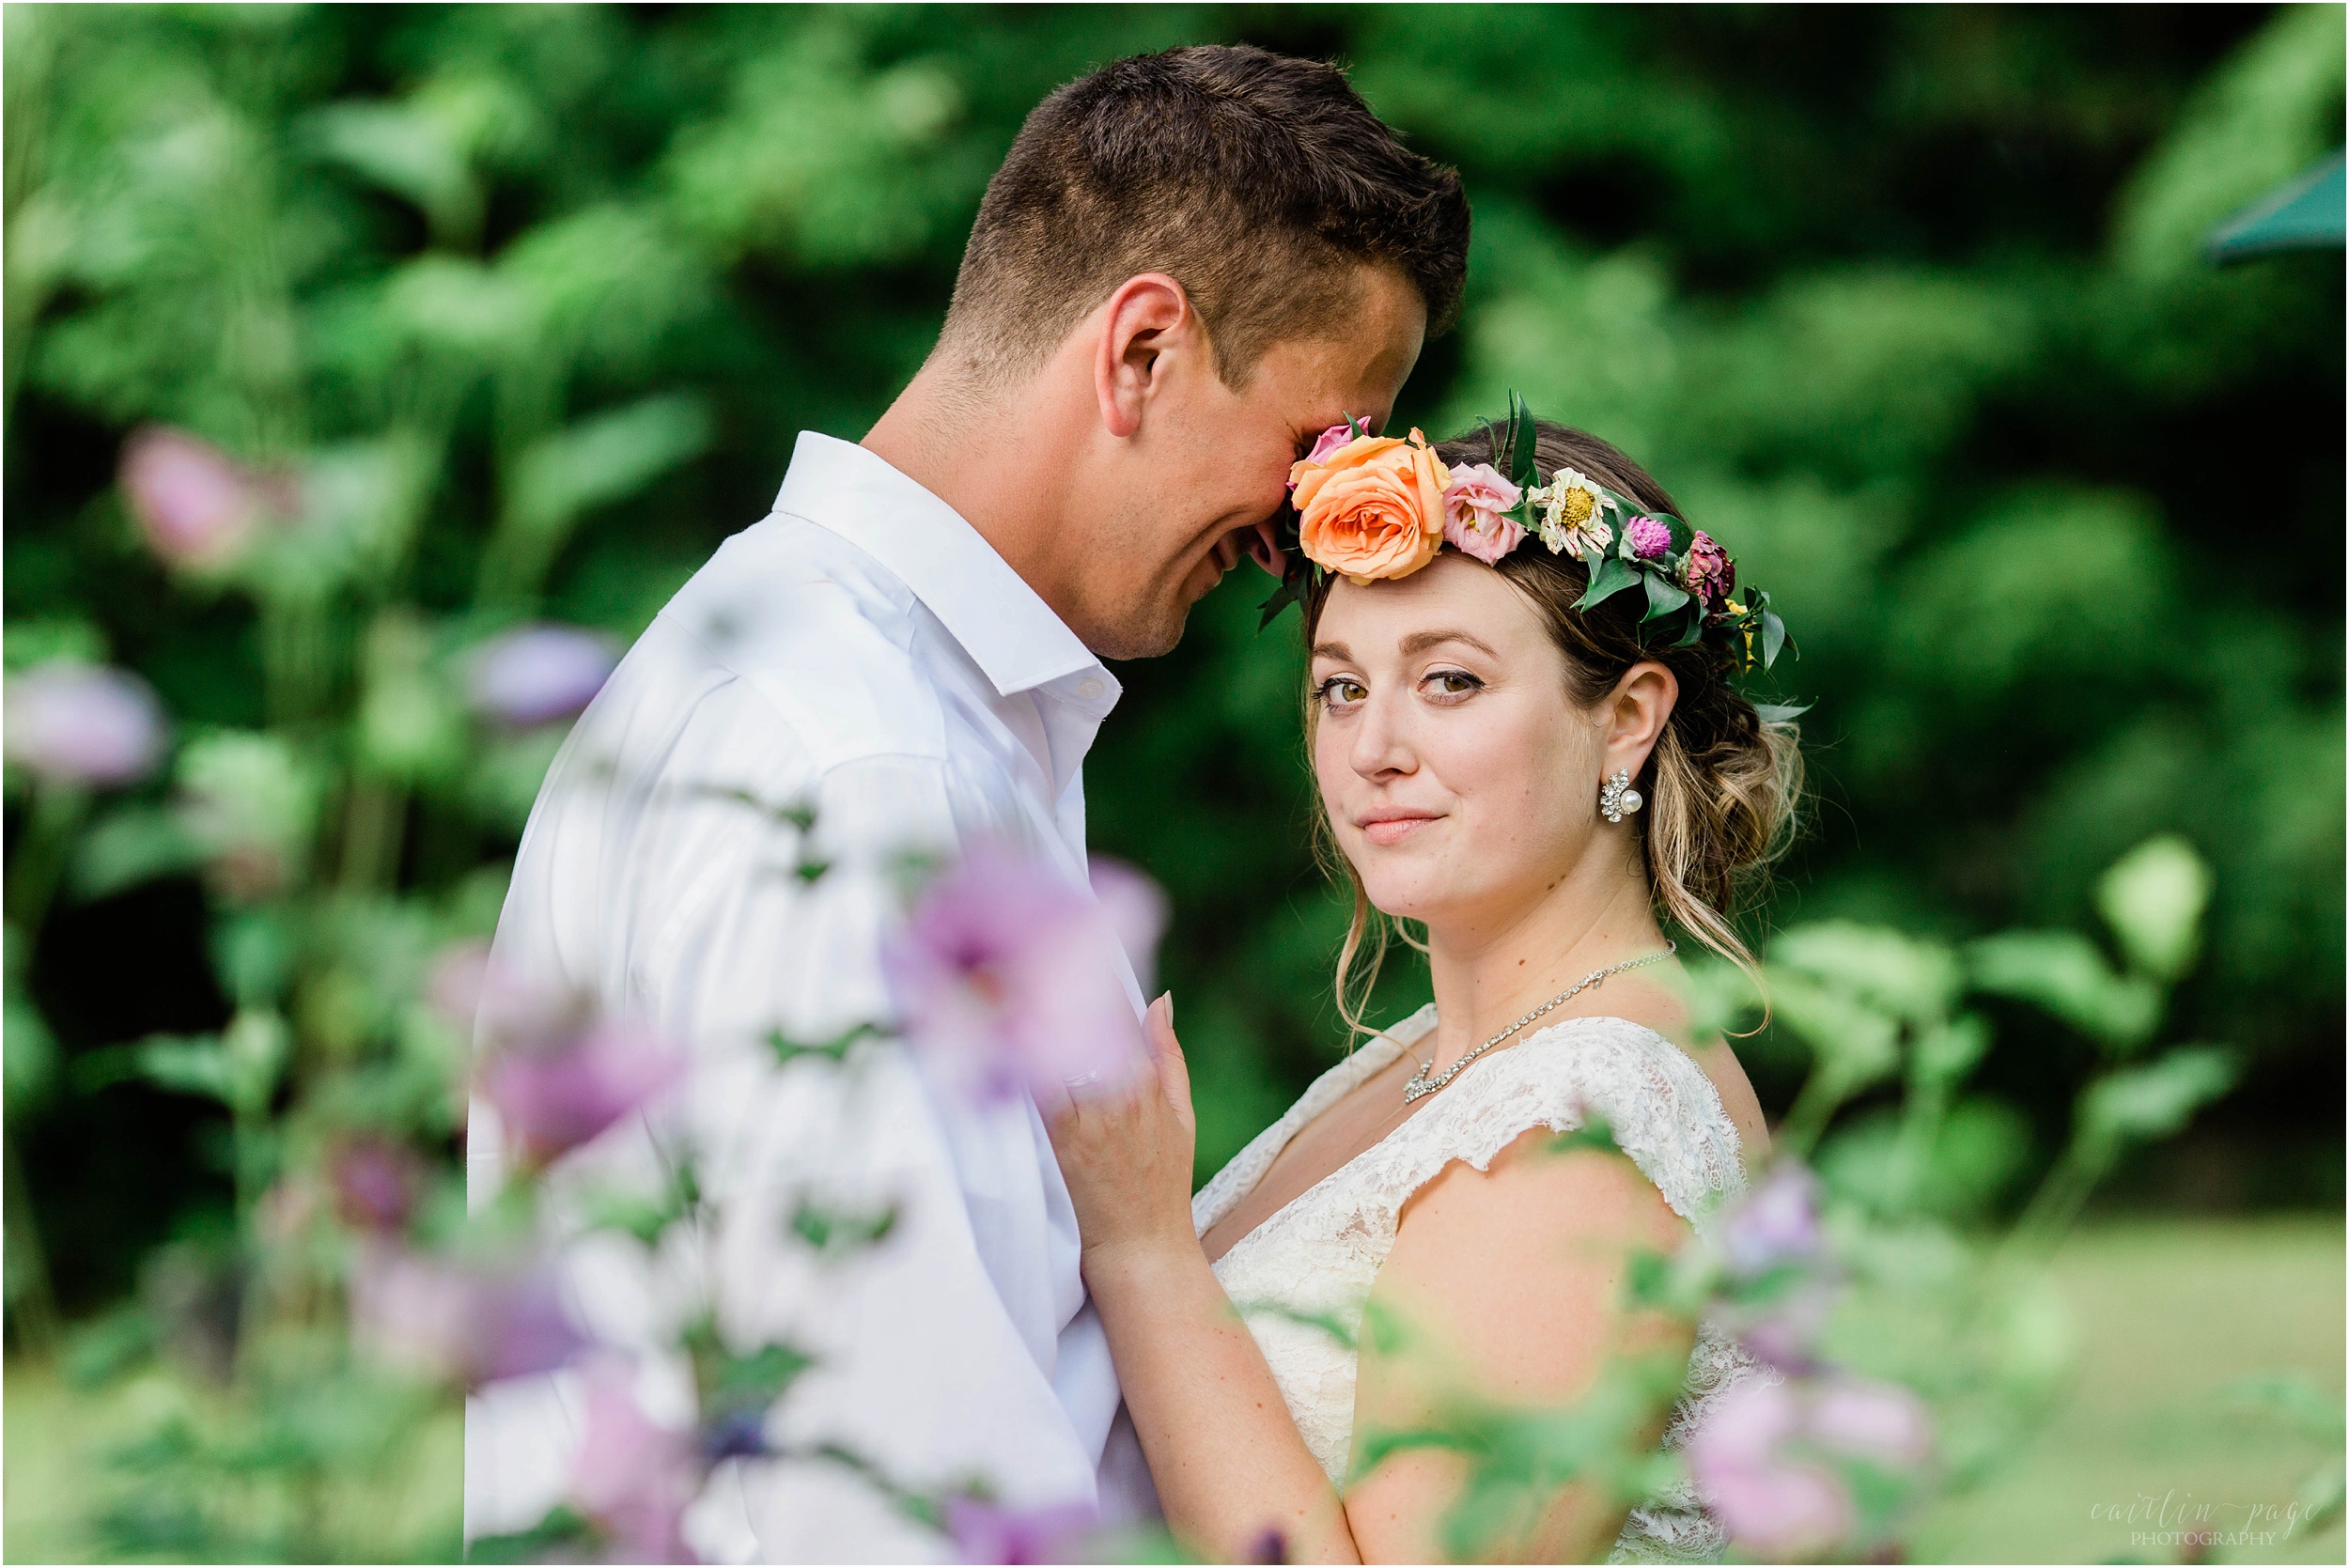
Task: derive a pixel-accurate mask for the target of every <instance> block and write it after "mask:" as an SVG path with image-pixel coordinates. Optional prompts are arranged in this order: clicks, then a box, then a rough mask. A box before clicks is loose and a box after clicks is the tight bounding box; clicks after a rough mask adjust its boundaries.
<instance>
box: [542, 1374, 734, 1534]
mask: <svg viewBox="0 0 2349 1568" xmlns="http://www.w3.org/2000/svg"><path fill="white" fill-rule="evenodd" d="M583 1381H584V1382H585V1384H586V1405H587V1430H586V1434H585V1436H583V1438H582V1439H581V1441H580V1446H579V1453H578V1456H577V1457H576V1458H575V1459H574V1460H573V1461H572V1462H571V1501H572V1502H573V1503H575V1504H576V1505H577V1506H578V1508H579V1511H580V1512H581V1513H582V1514H585V1515H586V1516H587V1517H588V1518H590V1519H592V1520H594V1521H595V1523H596V1525H597V1527H598V1528H599V1529H601V1530H602V1531H603V1534H604V1540H605V1543H606V1550H605V1554H604V1555H605V1557H606V1559H607V1560H610V1561H614V1562H692V1561H693V1560H694V1558H693V1554H692V1549H691V1548H690V1547H688V1546H687V1545H686V1544H685V1533H684V1521H685V1511H686V1509H687V1508H688V1507H690V1506H692V1501H693V1498H694V1497H695V1495H696V1494H698V1493H699V1492H700V1491H701V1485H702V1476H701V1469H700V1467H699V1465H698V1464H696V1462H695V1460H694V1455H693V1441H692V1436H690V1435H689V1434H687V1433H684V1432H680V1431H677V1430H675V1429H673V1428H670V1427H665V1426H661V1425H660V1424H658V1423H656V1422H655V1421H652V1419H651V1418H649V1417H648V1416H646V1414H645V1412H644V1409H643V1408H642V1406H640V1405H638V1404H637V1403H636V1395H635V1392H634V1389H633V1388H632V1387H631V1385H632V1383H633V1378H632V1376H631V1375H630V1373H629V1371H628V1369H627V1368H626V1367H625V1366H623V1365H620V1364H618V1363H615V1362H611V1361H598V1362H596V1363H594V1364H592V1365H590V1366H589V1367H587V1368H586V1369H585V1370H584V1373H583Z"/></svg>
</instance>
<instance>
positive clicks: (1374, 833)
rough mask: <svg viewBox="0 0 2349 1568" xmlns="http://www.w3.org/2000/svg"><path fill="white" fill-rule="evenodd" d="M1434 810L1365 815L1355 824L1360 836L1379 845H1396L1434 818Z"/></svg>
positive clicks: (1435, 815) (1436, 814)
mask: <svg viewBox="0 0 2349 1568" xmlns="http://www.w3.org/2000/svg"><path fill="white" fill-rule="evenodd" d="M1438 815H1439V813H1436V812H1395V813H1392V814H1382V815H1377V816H1366V817H1363V818H1362V819H1361V821H1359V822H1357V823H1356V824H1355V826H1356V827H1358V828H1360V829H1361V831H1362V836H1363V837H1364V838H1366V839H1368V840H1370V842H1371V843H1373V844H1376V845H1378V846H1382V847H1383V846H1390V845H1396V844H1400V843H1402V842H1403V841H1404V840H1405V839H1407V838H1409V837H1410V836H1411V835H1412V834H1413V833H1415V832H1417V831H1419V830H1420V829H1422V828H1423V827H1425V826H1426V825H1427V824H1428V823H1430V822H1433V821H1435V820H1436V818H1437V816H1438Z"/></svg>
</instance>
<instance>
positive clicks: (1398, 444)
mask: <svg viewBox="0 0 2349 1568" xmlns="http://www.w3.org/2000/svg"><path fill="white" fill-rule="evenodd" d="M1485 430H1486V435H1487V436H1488V437H1489V438H1490V439H1491V443H1492V450H1493V452H1494V455H1495V456H1496V457H1505V458H1506V460H1507V462H1508V466H1509V473H1508V474H1506V475H1505V476H1504V475H1503V474H1501V471H1500V470H1498V469H1496V468H1495V467H1494V466H1493V465H1492V464H1491V463H1470V464H1467V465H1464V466H1462V467H1459V468H1452V467H1449V466H1447V465H1446V464H1445V463H1444V461H1443V459H1441V458H1439V457H1437V456H1436V452H1435V448H1433V447H1432V446H1430V445H1429V444H1428V442H1427V438H1426V437H1425V436H1423V435H1422V434H1421V433H1420V432H1419V431H1418V430H1416V429H1414V430H1413V431H1412V432H1411V433H1410V435H1409V436H1408V437H1394V436H1374V435H1372V434H1371V433H1370V432H1369V431H1368V430H1367V429H1365V428H1364V427H1362V426H1361V425H1360V424H1358V423H1356V422H1355V421H1354V419H1353V418H1352V417H1351V416H1350V415H1349V416H1348V417H1347V419H1346V423H1345V424H1343V425H1333V426H1331V427H1330V428H1329V429H1327V430H1325V431H1323V432H1322V434H1321V439H1320V440H1318V441H1316V442H1314V449H1313V451H1312V452H1311V453H1309V454H1307V455H1306V457H1305V458H1302V459H1301V460H1300V461H1299V462H1298V463H1297V464H1296V466H1295V467H1293V468H1291V469H1290V470H1289V505H1290V513H1289V515H1288V517H1287V518H1286V519H1285V520H1284V521H1283V541H1282V542H1283V544H1284V545H1286V546H1288V547H1289V549H1288V570H1287V572H1286V574H1285V575H1284V576H1283V578H1282V580H1281V587H1280V589H1279V591H1278V592H1276V593H1275V594H1274V595H1273V596H1272V598H1269V599H1268V600H1267V601H1266V602H1265V606H1264V618H1265V622H1266V623H1267V624H1269V623H1270V621H1271V620H1272V617H1273V616H1275V615H1277V614H1279V613H1281V611H1282V609H1283V607H1285V606H1286V605H1288V604H1290V603H1291V602H1293V601H1299V600H1301V599H1302V598H1304V596H1305V594H1306V593H1307V592H1308V591H1309V590H1310V589H1311V588H1312V587H1314V586H1315V585H1317V584H1318V582H1319V581H1320V575H1319V574H1321V573H1324V572H1335V573H1337V574H1339V575H1341V576H1343V577H1345V578H1346V580H1347V581H1349V582H1356V583H1369V582H1378V581H1380V580H1382V579H1392V578H1398V577H1408V576H1410V575H1411V573H1413V572H1415V571H1417V570H1419V569H1420V568H1421V567H1423V566H1425V565H1427V563H1428V562H1430V561H1432V560H1434V559H1435V558H1436V554H1437V552H1438V551H1440V550H1441V549H1442V548H1443V547H1444V546H1445V545H1450V546H1452V547H1453V548H1454V549H1455V550H1457V551H1460V552H1461V553H1462V554H1465V555H1472V556H1474V557H1475V558H1476V559H1478V560H1479V561H1482V562H1484V563H1485V564H1486V566H1493V565H1497V564H1498V563H1499V562H1500V560H1501V557H1502V556H1504V555H1506V554H1508V553H1509V552H1510V551H1513V550H1516V549H1517V548H1518V547H1519V546H1521V545H1523V544H1524V543H1525V541H1526V540H1528V539H1535V540H1538V541H1539V542H1540V543H1541V544H1542V545H1543V547H1544V548H1546V549H1548V551H1549V552H1550V553H1551V554H1553V555H1571V556H1574V557H1575V558H1576V559H1577V560H1579V561H1580V562H1581V563H1582V564H1583V565H1584V566H1585V567H1588V568H1589V569H1590V574H1591V580H1590V586H1589V587H1588V588H1586V589H1585V590H1584V591H1583V594H1582V597H1581V598H1579V599H1578V600H1577V601H1576V602H1575V606H1574V607H1575V609H1577V610H1582V611H1587V610H1591V609H1594V608H1595V607H1596V606H1598V605H1599V604H1601V603H1603V602H1605V601H1606V600H1608V599H1610V598H1614V597H1615V595H1617V594H1619V593H1623V592H1625V591H1626V590H1628V589H1631V588H1634V587H1637V588H1640V589H1641V590H1642V591H1643V592H1644V593H1645V595H1646V597H1647V608H1646V610H1645V611H1644V612H1643V613H1641V616H1640V623H1639V626H1640V638H1641V641H1642V642H1644V643H1647V644H1651V645H1662V646H1669V647H1685V646H1687V645H1688V644H1691V643H1697V642H1703V641H1711V642H1713V643H1715V644H1718V645H1719V646H1721V647H1723V648H1725V649H1726V650H1727V651H1728V652H1729V654H1730V655H1731V657H1732V658H1733V659H1734V660H1735V662H1736V665H1737V669H1738V671H1739V673H1741V674H1742V673H1744V672H1745V671H1748V670H1750V669H1752V668H1753V667H1754V666H1755V665H1757V664H1759V665H1760V666H1761V667H1763V668H1764V669H1767V668H1769V667H1770V666H1771V665H1772V664H1775V663H1776V662H1777V661H1778V656H1779V651H1780V650H1781V648H1783V647H1785V646H1786V645H1787V638H1786V624H1785V622H1783V621H1781V620H1780V619H1779V617H1778V615H1777V614H1776V613H1774V612H1773V611H1772V610H1771V609H1770V596H1769V595H1768V594H1766V593H1764V592H1763V591H1762V590H1761V589H1759V588H1756V587H1754V586H1752V585H1751V584H1748V585H1747V588H1746V591H1745V593H1744V595H1743V597H1739V596H1738V594H1737V592H1736V589H1737V564H1736V563H1735V561H1732V560H1731V559H1730V557H1729V552H1728V551H1725V550H1723V549H1722V548H1721V547H1720V546H1719V544H1718V543H1716V542H1715V541H1714V539H1713V536H1711V535H1709V534H1706V533H1704V532H1703V530H1702V529H1691V528H1690V527H1689V526H1688V524H1687V523H1685V522H1683V521H1681V520H1680V519H1678V518H1676V517H1673V516H1672V514H1671V513H1669V512H1656V511H1650V510H1647V509H1646V508H1643V507H1641V505H1639V504H1638V503H1636V502H1634V501H1632V500H1630V499H1628V498H1627V497H1625V496H1622V495H1618V494H1617V493H1616V492H1615V491H1613V490H1610V489H1608V488H1607V487H1606V486H1604V485H1602V484H1600V483H1599V482H1598V481H1597V480H1595V479H1593V478H1592V477H1591V476H1590V475H1588V474H1584V473H1582V472H1581V471H1580V470H1579V469H1572V468H1561V469H1559V470H1558V471H1557V472H1556V473H1554V474H1551V475H1550V480H1549V483H1548V484H1547V485H1537V484H1535V483H1534V480H1535V479H1536V478H1537V477H1538V474H1537V471H1536V470H1535V468H1534V466H1533V442H1534V439H1535V432H1534V426H1533V413H1532V410H1531V409H1528V408H1527V407H1526V406H1525V400H1524V399H1523V398H1521V397H1519V396H1517V394H1516V393H1514V392H1513V393H1511V394H1510V395H1509V417H1508V421H1507V426H1506V432H1505V434H1504V433H1503V431H1502V430H1499V429H1495V428H1494V427H1493V425H1492V423H1491V421H1489V420H1487V421H1486V423H1485ZM1291 529H1293V530H1294V531H1295V538H1294V539H1290V538H1289V537H1287V535H1288V533H1289V531H1290V530H1291Z"/></svg>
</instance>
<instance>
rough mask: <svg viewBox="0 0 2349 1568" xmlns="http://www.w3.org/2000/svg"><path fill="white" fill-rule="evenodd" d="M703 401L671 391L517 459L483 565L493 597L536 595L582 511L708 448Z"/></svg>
mask: <svg viewBox="0 0 2349 1568" xmlns="http://www.w3.org/2000/svg"><path fill="white" fill-rule="evenodd" d="M709 433H710V422H709V413H708V408H707V406H706V405H705V404H704V403H703V402H702V400H701V399H700V398H698V397H694V396H687V395H684V394H667V395H664V396H658V397H648V398H646V399H645V400H643V401H642V402H638V403H632V404H630V405H629V406H628V407H626V408H622V409H614V410H613V411H610V412H607V413H601V414H598V415H595V416H594V417H592V418H589V419H585V420H582V421H581V422H579V423H578V424H576V425H574V426H572V427H569V428H568V429H566V430H563V431H559V432H557V433H556V434H554V435H552V436H549V437H547V438H546V439H544V440H543V441H541V442H537V444H536V445H534V446H532V447H531V448H530V449H529V450H528V451H526V452H524V453H523V454H522V455H521V457H520V458H518V459H517V461H516V463H515V469H514V478H513V481H512V486H511V489H510V490H509V492H508V494H507V496H506V510H505V515H504V517H503V518H502V520H500V523H499V531H498V536H497V537H496V538H495V539H494V540H493V541H492V543H491V546H490V554H489V556H488V557H487V559H486V561H485V564H484V567H483V574H484V581H485V584H486V585H487V588H488V592H489V594H490V597H492V598H496V597H500V596H503V597H508V598H510V597H513V596H516V595H520V594H525V593H530V592H533V591H535V590H536V589H537V585H538V583H539V581H540V580H541V578H542V577H543V576H544V574H545V572H546V569H547V567H549V565H551V564H552V561H553V558H554V555H555V552H556V551H558V550H560V549H561V548H562V545H563V541H564V540H565V538H566V537H568V535H569V532H570V529H571V526H572V525H573V524H574V523H575V522H576V521H577V520H579V517H580V514H581V513H583V512H585V511H587V510H589V509H590V508H592V507H596V506H600V505H609V504H610V503H612V502H614V501H623V500H626V499H627V498H628V497H630V496H631V495H633V494H635V493H636V492H637V491H638V490H640V489H643V488H644V487H645V486H646V485H647V484H649V483H650V482H651V481H652V480H654V479H656V478H658V477H659V476H660V475H661V474H665V473H666V472H668V471H669V470H670V469H672V468H675V467H676V466H677V464H679V463H681V462H684V461H685V460H687V459H688V458H692V456H693V455H694V454H696V453H698V452H699V451H701V449H702V448H703V447H704V446H705V445H706V444H708V440H709Z"/></svg>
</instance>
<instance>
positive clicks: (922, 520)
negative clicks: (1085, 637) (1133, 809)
mask: <svg viewBox="0 0 2349 1568" xmlns="http://www.w3.org/2000/svg"><path fill="white" fill-rule="evenodd" d="M775 510H776V511H778V512H785V513H788V514H790V515H791V516H793V517H797V518H804V519H806V520H808V521H809V522H812V523H815V524H816V525H817V527H819V528H822V529H825V530H827V531H828V532H830V533H833V534H837V535H838V536H840V537H842V538H844V539H846V540H848V542H849V543H850V544H852V545H854V546H856V547H857V548H858V549H859V550H861V551H864V553H865V554H867V555H870V556H871V557H872V558H873V559H874V560H876V561H878V562H879V563H880V564H881V566H882V567H886V568H887V569H888V570H889V571H890V572H891V573H893V574H894V576H895V577H896V578H897V580H898V581H899V582H903V583H904V584H905V585H906V586H907V587H908V588H910V589H911V590H912V591H913V595H914V597H915V598H919V599H920V600H921V601H922V602H923V603H924V604H925V605H926V606H927V607H928V608H929V611H930V613H932V614H934V615H936V616H937V617H938V618H939V621H940V622H941V624H942V625H943V626H944V627H945V628H946V629H947V631H948V632H950V633H951V634H952V635H953V636H954V639H955V640H956V641H957V642H958V643H960V644H962V646H963V650H964V651H965V652H966V653H968V654H970V656H971V658H972V660H973V661H974V662H976V663H977V665H978V666H979V668H980V669H981V670H982V671H984V672H985V673H986V675H987V678H988V680H990V681H992V682H994V683H995V690H996V691H997V693H998V694H999V695H1002V696H1006V697H1008V696H1010V695H1011V694H1012V693H1013V692H1015V691H1030V690H1033V689H1034V688H1036V687H1040V686H1045V685H1047V684H1050V683H1055V682H1058V683H1060V687H1061V688H1062V689H1066V691H1068V693H1069V694H1070V695H1075V694H1076V692H1077V690H1078V689H1079V688H1081V687H1091V686H1092V683H1093V682H1094V681H1098V682H1100V685H1099V686H1098V687H1097V688H1094V689H1093V690H1090V691H1084V692H1083V694H1082V697H1081V699H1080V701H1081V702H1082V703H1083V704H1084V705H1085V706H1092V703H1093V702H1094V701H1095V700H1097V699H1106V700H1104V701H1100V702H1099V706H1100V708H1101V710H1102V711H1103V712H1105V713H1106V712H1107V711H1108V708H1109V706H1110V704H1111V703H1113V702H1114V701H1115V700H1116V694H1117V690H1118V687H1117V681H1116V679H1115V677H1114V676H1112V675H1111V674H1110V673H1109V672H1108V671H1107V670H1106V669H1103V668H1102V667H1101V661H1100V660H1097V659H1096V658H1095V657H1094V656H1093V651H1092V650H1091V649H1090V648H1088V647H1086V646H1085V645H1084V644H1083V643H1082V642H1081V641H1079V639H1078V637H1077V634H1076V633H1075V632H1073V631H1071V630H1069V629H1068V625H1067V623H1066V622H1065V621H1063V620H1062V619H1061V618H1060V617H1059V616H1058V615H1056V614H1054V613H1052V608H1051V606H1050V605H1049V604H1046V603H1045V602H1044V600H1043V599H1042V598H1039V597H1038V596H1037V594H1036V591H1035V590H1034V588H1031V587H1029V586H1028V584H1027V582H1026V580H1025V579H1023V578H1022V577H1021V576H1020V575H1019V573H1018V572H1016V571H1014V570H1012V569H1011V564H1010V563H1009V562H1007V561H1005V560H1004V559H1003V557H1002V556H1001V555H999V554H997V553H996V552H995V547H994V546H992V545H990V544H988V542H987V540H986V539H985V538H984V537H983V536H981V535H980V533H979V531H978V530H977V529H975V528H973V527H972V526H971V524H970V523H969V522H968V521H967V520H965V519H964V518H963V516H962V514H961V513H959V512H957V511H956V510H955V509H954V508H953V507H952V506H949V505H946V503H945V502H943V501H941V500H940V499H939V498H938V497H937V496H935V495H933V494H931V493H930V492H929V491H928V490H926V489H923V488H922V486H921V485H919V484H917V483H915V482H914V481H913V480H912V479H910V478H909V477H908V476H907V475H906V474H902V473H900V472H898V470H896V469H894V468H893V467H891V466H890V464H889V463H888V462H887V461H885V460H884V459H882V458H879V456H877V455H876V454H874V453H872V452H869V451H867V450H865V449H864V448H863V447H862V446H858V445H856V444H855V443H854V442H845V441H840V440H837V439H836V438H834V437H832V436H827V435H820V434H818V433H817V432H816V431H814V430H802V431H801V432H800V440H799V444H798V445H797V446H796V447H795V448H794V449H793V450H792V453H791V467H790V469H789V470H788V471H787V472H786V474H784V477H783V489H781V490H779V491H777V492H776V495H775ZM1080 675H1081V676H1083V677H1084V678H1083V679H1081V680H1079V679H1069V678H1067V677H1071V676H1080Z"/></svg>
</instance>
